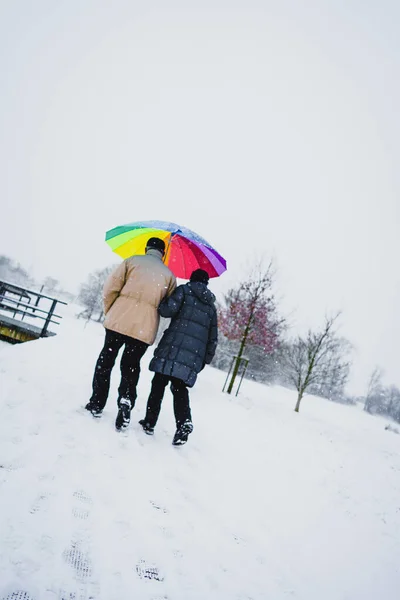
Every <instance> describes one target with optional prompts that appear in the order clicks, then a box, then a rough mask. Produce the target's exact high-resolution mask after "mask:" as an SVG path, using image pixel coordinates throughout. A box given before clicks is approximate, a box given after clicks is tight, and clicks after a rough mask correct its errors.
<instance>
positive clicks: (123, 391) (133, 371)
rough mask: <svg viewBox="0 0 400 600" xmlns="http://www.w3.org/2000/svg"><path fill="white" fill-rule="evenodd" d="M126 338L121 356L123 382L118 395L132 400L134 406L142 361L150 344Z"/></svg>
mask: <svg viewBox="0 0 400 600" xmlns="http://www.w3.org/2000/svg"><path fill="white" fill-rule="evenodd" d="M124 338H125V349H124V352H123V354H122V357H121V383H120V386H119V388H118V395H119V398H127V400H130V402H131V406H132V407H133V406H135V401H136V396H137V392H136V388H137V384H138V381H139V375H140V361H141V358H142V356H143V354H144V353H145V352H146V350H147V348H148V347H149V345H148V344H145V343H144V342H141V341H140V340H135V339H134V338H130V337H128V336H124Z"/></svg>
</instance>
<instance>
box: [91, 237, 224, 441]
mask: <svg viewBox="0 0 400 600" xmlns="http://www.w3.org/2000/svg"><path fill="white" fill-rule="evenodd" d="M164 254H165V244H164V241H163V240H161V239H160V238H156V237H152V238H150V239H149V240H148V242H147V246H146V253H145V255H144V256H133V257H131V258H128V259H126V260H125V261H124V262H123V263H122V264H121V265H120V266H119V267H117V268H116V269H115V271H114V272H113V273H112V274H111V275H110V277H109V278H108V279H107V281H106V283H105V286H104V294H103V299H104V313H105V315H106V318H105V322H104V326H105V329H106V337H105V343H104V347H103V349H102V351H101V353H100V355H99V358H98V360H97V363H96V368H95V372H94V377H93V393H92V396H91V398H90V401H89V403H88V404H87V405H86V409H87V410H89V411H90V412H91V413H92V415H93V416H94V417H100V416H101V414H102V412H103V409H104V407H105V405H106V402H107V398H108V393H109V389H110V379H111V371H112V368H113V367H114V364H115V361H116V358H117V356H118V352H119V350H120V349H121V347H122V346H125V347H124V351H123V354H122V357H121V382H120V386H119V389H118V401H117V402H118V414H117V418H116V422H115V426H116V428H117V429H118V430H120V429H124V428H126V427H128V425H129V423H130V415H131V410H132V408H133V407H134V406H135V401H136V397H137V391H136V389H137V384H138V380H139V374H140V361H141V358H142V356H143V355H144V353H145V352H146V350H147V348H148V347H149V346H151V345H152V344H153V343H154V340H155V338H156V335H157V331H158V326H159V322H160V316H162V317H166V318H171V322H170V325H169V327H168V328H167V329H166V331H165V332H164V334H163V336H162V339H161V341H160V343H159V344H158V346H157V348H156V349H155V351H154V356H153V358H152V360H151V362H150V365H149V368H150V370H151V371H154V372H155V374H154V377H153V380H152V385H151V390H150V395H149V398H148V401H147V408H146V415H145V417H144V419H142V420H141V421H139V423H140V424H141V426H142V427H143V430H144V431H145V432H146V433H147V434H149V435H151V434H153V433H154V427H155V426H156V423H157V420H158V416H159V414H160V409H161V403H162V400H163V397H164V392H165V388H166V387H167V385H168V384H170V385H171V392H172V395H173V399H174V414H175V421H176V433H175V436H174V439H173V442H172V443H173V444H174V445H180V444H184V443H185V442H186V441H187V439H188V435H189V434H190V433H191V432H192V431H193V424H192V417H191V411H190V403H189V391H188V388H191V387H193V385H194V384H195V382H196V378H197V375H198V374H199V373H200V371H201V370H202V369H203V368H204V366H205V365H206V364H209V363H210V362H211V361H212V359H213V356H214V353H215V349H216V346H217V340H218V331H217V313H216V308H215V303H214V302H215V297H214V295H213V294H212V293H211V292H210V290H209V289H208V287H207V286H208V279H209V278H208V274H207V272H206V271H203V270H202V269H197V270H195V271H193V273H192V275H191V277H190V281H189V282H188V283H186V284H184V285H180V286H178V287H177V286H176V279H175V276H174V275H173V273H172V272H171V271H170V270H169V269H168V267H167V266H166V265H165V264H164V263H163V257H164Z"/></svg>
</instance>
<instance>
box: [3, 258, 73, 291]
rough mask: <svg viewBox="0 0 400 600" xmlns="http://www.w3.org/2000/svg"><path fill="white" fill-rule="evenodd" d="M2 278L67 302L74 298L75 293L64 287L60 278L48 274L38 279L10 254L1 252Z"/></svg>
mask: <svg viewBox="0 0 400 600" xmlns="http://www.w3.org/2000/svg"><path fill="white" fill-rule="evenodd" d="M0 279H1V280H2V281H7V282H8V283H13V284H14V285H18V286H21V287H24V288H27V289H32V290H33V291H37V292H40V293H42V294H44V295H48V296H56V297H57V298H59V299H63V300H65V301H66V302H71V301H72V300H73V295H72V294H69V293H68V292H66V291H65V290H64V289H62V286H61V284H60V282H59V281H58V279H56V278H55V277H51V276H47V277H45V278H44V279H43V280H42V281H37V280H35V278H34V277H33V276H32V274H31V273H29V272H28V271H27V270H26V269H24V268H23V267H22V266H21V265H20V263H18V262H16V261H15V260H13V259H12V258H10V257H9V256H4V255H1V254H0Z"/></svg>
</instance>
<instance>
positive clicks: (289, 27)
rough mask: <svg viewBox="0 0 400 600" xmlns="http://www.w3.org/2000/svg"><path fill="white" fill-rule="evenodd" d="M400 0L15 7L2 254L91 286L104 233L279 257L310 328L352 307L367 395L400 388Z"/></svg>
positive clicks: (288, 305) (3, 41)
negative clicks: (378, 380)
mask: <svg viewBox="0 0 400 600" xmlns="http://www.w3.org/2000/svg"><path fill="white" fill-rule="evenodd" d="M399 26H400V3H399V2H397V1H393V2H391V1H389V0H381V1H380V2H373V1H372V0H371V1H369V0H331V1H324V0H318V1H317V0H315V1H313V0H304V1H303V2H298V1H297V0H293V1H288V0H271V1H269V0H260V1H258V2H257V1H254V0H242V1H240V2H238V1H234V0H229V1H228V0H226V1H222V0H212V1H207V0H201V1H200V0H199V1H197V2H190V1H187V0H186V1H181V2H166V1H164V0H157V1H151V0H146V1H145V0H140V1H135V0H125V1H124V0H112V1H111V0H110V1H108V2H105V1H104V0H103V1H101V0H86V1H83V0H59V1H57V2H55V1H54V0H35V2H33V1H31V0H29V1H23V0H19V1H18V0H16V1H15V2H9V1H7V0H0V51H1V55H0V68H1V74H2V76H1V80H0V106H1V111H0V131H1V139H0V170H1V172H0V201H1V211H0V221H1V227H0V253H3V254H7V255H10V256H12V257H13V258H15V259H17V260H19V261H20V262H21V263H22V265H23V266H25V267H26V268H29V269H31V270H32V273H33V275H34V276H36V277H44V276H45V275H48V274H50V275H53V276H55V277H57V278H58V279H59V280H60V281H61V282H62V283H63V284H64V285H65V286H66V287H69V288H70V289H73V290H75V289H77V287H78V285H79V283H80V282H81V281H82V280H83V279H85V277H86V275H87V273H88V272H89V271H90V270H92V269H93V268H98V267H102V266H105V265H108V264H110V263H112V262H113V261H114V260H115V258H114V255H112V253H111V251H110V250H109V248H108V247H107V246H106V245H105V243H104V233H105V231H106V230H107V229H110V228H112V227H114V226H115V225H119V224H123V223H127V222H130V221H135V220H144V219H165V220H171V221H176V222H179V223H182V224H183V225H185V226H187V227H189V228H191V229H194V230H196V231H198V233H200V234H201V235H202V236H204V237H205V238H206V239H208V240H209V241H210V242H211V243H212V244H213V245H214V246H215V247H216V248H217V250H219V251H220V253H221V254H223V255H224V256H225V257H226V259H227V260H228V266H229V271H228V273H226V274H225V275H224V276H222V277H221V278H220V280H218V281H215V280H214V281H213V283H212V285H211V287H212V289H214V291H216V292H217V293H222V292H223V291H224V290H225V289H226V288H227V287H228V286H229V285H230V284H231V283H234V282H235V281H236V280H237V278H238V277H239V276H240V274H241V273H242V272H243V265H244V263H245V262H246V260H247V259H249V258H251V257H254V256H256V255H261V254H264V255H265V256H266V257H269V256H271V255H273V256H274V257H275V258H276V262H277V265H278V269H279V280H278V293H279V294H280V295H282V296H283V298H284V299H283V307H284V310H285V311H286V312H288V313H289V312H290V313H291V321H292V322H293V323H294V324H295V327H296V328H297V329H303V328H305V327H307V326H310V325H315V324H318V323H319V322H321V321H322V319H323V316H324V313H325V312H326V311H327V310H331V309H332V310H335V309H338V308H341V309H343V311H344V314H343V318H342V323H343V326H342V333H343V334H344V335H346V336H347V337H348V338H349V339H350V340H351V341H352V342H353V344H354V345H355V347H356V364H355V369H354V376H353V379H352V391H355V392H362V391H363V386H364V385H365V382H366V378H367V376H368V374H369V372H370V370H371V369H372V368H373V367H374V365H375V364H377V363H378V364H380V365H382V367H384V368H385V370H386V378H387V381H392V382H395V383H397V384H400V369H399V361H400V348H399V346H400V344H399V339H400V316H399V308H398V307H399V306H400V270H399V259H400V236H399V226H400V200H399V196H400V194H399V192H400V175H399V158H400V157H399V154H400V153H399V148H400V146H399V139H400V118H399V106H400V93H399V92H400V83H399V82H400V70H399V66H400V54H399V51H400V36H399Z"/></svg>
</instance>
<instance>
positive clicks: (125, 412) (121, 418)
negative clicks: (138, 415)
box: [115, 398, 132, 431]
mask: <svg viewBox="0 0 400 600" xmlns="http://www.w3.org/2000/svg"><path fill="white" fill-rule="evenodd" d="M131 408H132V404H131V401H130V400H128V398H121V399H120V401H119V410H118V414H117V418H116V420H115V428H116V429H117V430H118V431H120V430H121V429H126V428H127V427H128V425H129V423H130V422H131Z"/></svg>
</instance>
